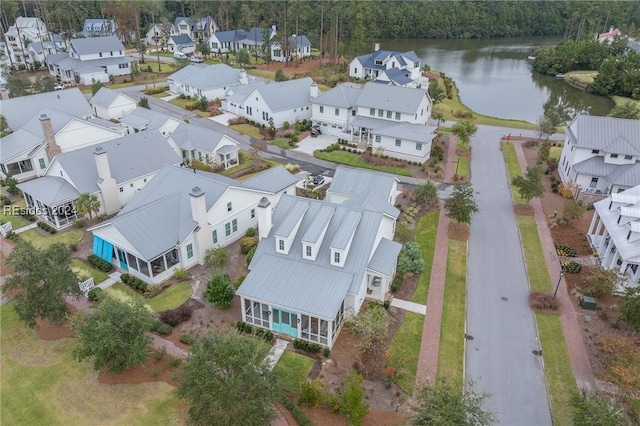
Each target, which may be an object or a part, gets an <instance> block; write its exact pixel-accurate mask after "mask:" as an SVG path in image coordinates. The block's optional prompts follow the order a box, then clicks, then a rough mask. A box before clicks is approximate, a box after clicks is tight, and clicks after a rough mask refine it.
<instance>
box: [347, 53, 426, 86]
mask: <svg viewBox="0 0 640 426" xmlns="http://www.w3.org/2000/svg"><path fill="white" fill-rule="evenodd" d="M349 77H351V78H360V79H363V80H373V81H376V82H378V83H383V84H391V85H394V86H405V87H417V86H418V85H419V84H420V77H421V61H420V58H418V55H416V53H415V52H414V51H413V50H411V51H408V52H396V51H390V50H380V43H376V44H375V50H374V51H373V53H369V54H366V55H361V56H357V57H356V58H355V59H353V61H351V63H350V64H349Z"/></svg>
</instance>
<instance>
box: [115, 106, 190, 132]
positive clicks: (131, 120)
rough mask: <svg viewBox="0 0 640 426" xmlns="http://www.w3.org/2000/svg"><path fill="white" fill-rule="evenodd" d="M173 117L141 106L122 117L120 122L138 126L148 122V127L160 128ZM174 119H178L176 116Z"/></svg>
mask: <svg viewBox="0 0 640 426" xmlns="http://www.w3.org/2000/svg"><path fill="white" fill-rule="evenodd" d="M172 118H173V117H171V116H170V115H167V114H164V113H161V112H158V111H153V110H150V109H147V108H140V107H139V108H136V109H134V110H133V111H131V112H130V113H129V114H126V115H125V116H123V117H122V118H121V119H120V122H121V123H125V124H130V125H132V126H134V127H138V128H139V127H140V126H142V125H144V124H146V125H147V128H148V129H159V128H160V127H161V126H162V125H163V124H165V123H166V122H167V121H168V120H170V119H172ZM174 120H178V119H177V118H174ZM179 121H181V120H179Z"/></svg>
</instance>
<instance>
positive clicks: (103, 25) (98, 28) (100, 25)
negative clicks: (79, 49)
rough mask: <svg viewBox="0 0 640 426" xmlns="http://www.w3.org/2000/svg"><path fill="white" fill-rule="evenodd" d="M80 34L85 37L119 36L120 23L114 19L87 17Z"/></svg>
mask: <svg viewBox="0 0 640 426" xmlns="http://www.w3.org/2000/svg"><path fill="white" fill-rule="evenodd" d="M80 34H82V36H83V37H106V36H117V35H118V24H116V21H114V20H113V19H91V18H90V19H85V20H84V24H83V25H82V31H80Z"/></svg>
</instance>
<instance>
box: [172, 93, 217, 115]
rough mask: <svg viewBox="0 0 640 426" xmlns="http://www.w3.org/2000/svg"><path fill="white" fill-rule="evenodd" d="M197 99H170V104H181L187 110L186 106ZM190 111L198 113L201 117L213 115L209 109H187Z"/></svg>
mask: <svg viewBox="0 0 640 426" xmlns="http://www.w3.org/2000/svg"><path fill="white" fill-rule="evenodd" d="M195 101H196V99H180V98H175V99H171V100H170V101H169V103H170V104H173V105H175V106H179V107H180V108H182V109H184V110H187V109H186V108H185V106H186V105H187V104H191V103H193V102H195ZM187 111H188V112H192V113H194V114H196V115H199V116H200V117H211V114H210V113H209V111H200V110H199V109H194V110H191V111H189V110H187Z"/></svg>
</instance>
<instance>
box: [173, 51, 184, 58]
mask: <svg viewBox="0 0 640 426" xmlns="http://www.w3.org/2000/svg"><path fill="white" fill-rule="evenodd" d="M173 57H174V58H176V59H187V55H186V54H185V53H182V52H173Z"/></svg>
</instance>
